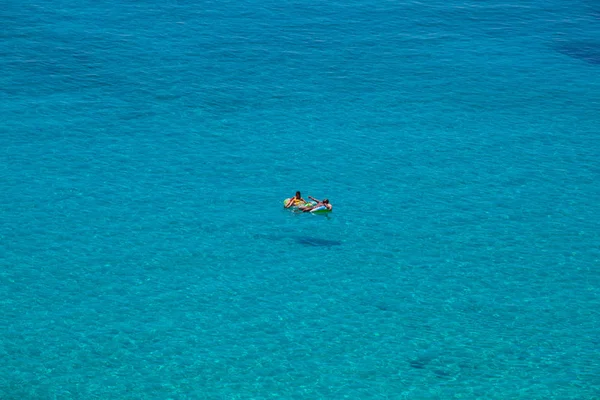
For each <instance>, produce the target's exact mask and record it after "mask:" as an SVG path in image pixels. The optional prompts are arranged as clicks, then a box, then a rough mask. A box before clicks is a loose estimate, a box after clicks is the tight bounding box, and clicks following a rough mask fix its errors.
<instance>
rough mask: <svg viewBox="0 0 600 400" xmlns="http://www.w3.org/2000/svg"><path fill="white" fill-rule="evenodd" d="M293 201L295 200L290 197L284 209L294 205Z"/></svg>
mask: <svg viewBox="0 0 600 400" xmlns="http://www.w3.org/2000/svg"><path fill="white" fill-rule="evenodd" d="M294 200H295V197H292V198H291V199H290V200H289V201H288V202H287V204H286V205H285V208H290V207H291V205H292V204H294Z"/></svg>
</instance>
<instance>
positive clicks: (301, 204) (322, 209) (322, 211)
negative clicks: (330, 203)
mask: <svg viewBox="0 0 600 400" xmlns="http://www.w3.org/2000/svg"><path fill="white" fill-rule="evenodd" d="M290 199H291V197H289V198H287V199H285V200H284V201H283V206H284V207H285V206H286V204H287V203H288V201H290ZM316 204H317V203H315V202H314V201H307V202H304V201H302V200H295V201H294V204H292V206H291V207H290V208H295V209H297V208H298V207H311V206H314V205H316ZM309 212H310V213H312V214H327V213H330V212H331V210H330V209H328V208H327V207H325V206H319V207H317V208H314V209H312V210H310V211H309Z"/></svg>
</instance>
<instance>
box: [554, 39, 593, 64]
mask: <svg viewBox="0 0 600 400" xmlns="http://www.w3.org/2000/svg"><path fill="white" fill-rule="evenodd" d="M556 51H558V52H559V53H561V54H564V55H566V56H569V57H573V58H576V59H578V60H582V61H585V62H587V63H589V64H594V65H600V43H596V42H570V43H563V44H561V45H558V46H556Z"/></svg>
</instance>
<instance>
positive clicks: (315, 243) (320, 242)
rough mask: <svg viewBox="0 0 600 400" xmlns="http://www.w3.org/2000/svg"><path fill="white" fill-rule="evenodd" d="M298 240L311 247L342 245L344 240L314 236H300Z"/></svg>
mask: <svg viewBox="0 0 600 400" xmlns="http://www.w3.org/2000/svg"><path fill="white" fill-rule="evenodd" d="M296 242H298V243H300V244H302V245H304V246H311V247H332V246H341V244H342V242H340V241H339V240H329V239H320V238H313V237H300V238H296Z"/></svg>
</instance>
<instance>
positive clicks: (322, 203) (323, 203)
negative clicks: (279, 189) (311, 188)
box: [298, 196, 331, 212]
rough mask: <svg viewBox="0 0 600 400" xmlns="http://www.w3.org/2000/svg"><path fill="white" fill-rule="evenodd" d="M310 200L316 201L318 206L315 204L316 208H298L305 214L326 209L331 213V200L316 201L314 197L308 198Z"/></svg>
mask: <svg viewBox="0 0 600 400" xmlns="http://www.w3.org/2000/svg"><path fill="white" fill-rule="evenodd" d="M308 198H309V199H311V200H314V201H316V202H317V204H315V205H314V206H306V207H298V210H302V211H304V212H309V211H312V210H314V209H315V208H319V207H325V208H327V209H328V210H329V211H331V204H329V199H324V200H323V201H321V200H319V199H315V198H314V197H312V196H308Z"/></svg>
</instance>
